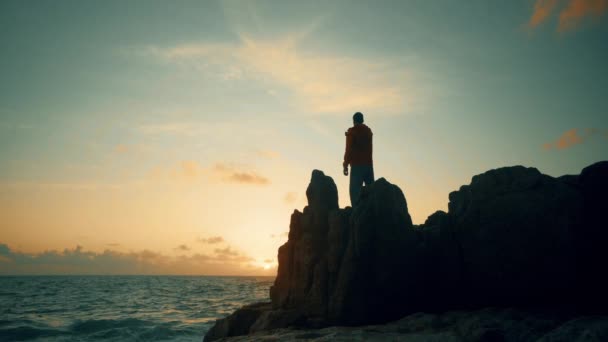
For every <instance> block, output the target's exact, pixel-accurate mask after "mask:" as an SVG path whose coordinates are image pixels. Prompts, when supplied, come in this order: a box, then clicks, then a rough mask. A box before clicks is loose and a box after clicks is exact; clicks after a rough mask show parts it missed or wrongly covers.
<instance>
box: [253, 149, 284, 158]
mask: <svg viewBox="0 0 608 342" xmlns="http://www.w3.org/2000/svg"><path fill="white" fill-rule="evenodd" d="M256 154H257V155H258V157H262V158H264V159H278V158H280V157H281V154H280V153H279V152H277V151H273V150H257V152H256Z"/></svg>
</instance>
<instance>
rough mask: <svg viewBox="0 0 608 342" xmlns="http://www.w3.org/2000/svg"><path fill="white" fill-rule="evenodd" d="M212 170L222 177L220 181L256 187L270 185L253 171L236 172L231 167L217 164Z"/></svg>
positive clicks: (266, 179)
mask: <svg viewBox="0 0 608 342" xmlns="http://www.w3.org/2000/svg"><path fill="white" fill-rule="evenodd" d="M214 170H215V171H216V172H217V173H219V174H220V175H221V176H222V179H223V180H224V181H226V182H231V183H245V184H257V185H267V184H270V180H269V179H268V178H266V177H264V176H261V175H259V174H257V173H256V172H254V171H241V170H237V169H236V168H235V167H234V166H232V165H227V164H222V163H217V164H215V167H214Z"/></svg>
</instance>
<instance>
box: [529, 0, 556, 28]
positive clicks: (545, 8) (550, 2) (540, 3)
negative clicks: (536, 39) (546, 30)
mask: <svg viewBox="0 0 608 342" xmlns="http://www.w3.org/2000/svg"><path fill="white" fill-rule="evenodd" d="M556 4H557V0H537V1H536V3H535V4H534V12H533V13H532V17H531V18H530V22H529V23H528V26H529V27H531V28H535V27H536V26H538V25H539V24H540V23H541V22H543V21H545V19H547V17H548V16H549V14H551V11H552V10H553V8H554V7H555V5H556Z"/></svg>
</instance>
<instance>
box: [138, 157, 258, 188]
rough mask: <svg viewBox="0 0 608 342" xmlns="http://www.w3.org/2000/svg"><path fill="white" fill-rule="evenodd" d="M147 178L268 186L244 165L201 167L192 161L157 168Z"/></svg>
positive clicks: (223, 164) (217, 164) (218, 164)
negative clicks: (204, 180) (203, 180)
mask: <svg viewBox="0 0 608 342" xmlns="http://www.w3.org/2000/svg"><path fill="white" fill-rule="evenodd" d="M148 177H150V178H151V179H155V180H158V179H169V180H173V181H181V182H186V183H191V182H197V181H200V180H202V179H208V180H211V181H219V182H224V183H237V184H252V185H268V184H270V179H268V178H267V177H265V176H262V175H260V174H259V173H257V172H256V171H255V170H251V169H248V166H246V165H236V164H232V163H215V164H214V165H212V166H202V165H201V164H200V163H199V162H197V161H194V160H182V161H180V162H178V163H177V164H176V165H172V166H170V167H162V166H157V167H155V168H153V169H152V170H151V171H150V172H149V174H148Z"/></svg>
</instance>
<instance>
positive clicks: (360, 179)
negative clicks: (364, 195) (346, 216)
mask: <svg viewBox="0 0 608 342" xmlns="http://www.w3.org/2000/svg"><path fill="white" fill-rule="evenodd" d="M373 182H374V167H373V166H372V165H352V166H351V167H350V188H349V190H350V204H351V206H353V207H354V206H355V204H356V203H357V201H358V200H359V194H360V193H361V187H362V186H363V183H365V186H368V185H370V184H372V183H373Z"/></svg>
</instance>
